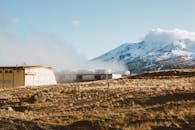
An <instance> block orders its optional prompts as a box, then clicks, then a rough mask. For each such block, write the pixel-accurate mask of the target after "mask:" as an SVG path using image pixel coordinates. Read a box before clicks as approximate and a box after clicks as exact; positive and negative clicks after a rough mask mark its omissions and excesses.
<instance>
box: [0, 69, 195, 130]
mask: <svg viewBox="0 0 195 130" xmlns="http://www.w3.org/2000/svg"><path fill="white" fill-rule="evenodd" d="M0 129H2V130H4V129H5V130H8V129H9V130H46V129H50V130H52V129H54V130H195V70H194V69H185V70H170V71H159V72H147V73H144V74H140V75H137V76H131V77H125V78H121V79H115V80H103V81H94V82H83V83H67V84H58V85H53V86H36V87H19V88H1V89H0Z"/></svg>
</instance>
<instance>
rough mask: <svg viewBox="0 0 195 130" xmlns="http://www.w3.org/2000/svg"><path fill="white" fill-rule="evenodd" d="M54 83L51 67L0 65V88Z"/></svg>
mask: <svg viewBox="0 0 195 130" xmlns="http://www.w3.org/2000/svg"><path fill="white" fill-rule="evenodd" d="M50 84H56V78H55V75H54V72H53V70H52V68H50V67H44V66H9V67H8V66H3V67H0V88H7V87H17V86H36V85H50Z"/></svg>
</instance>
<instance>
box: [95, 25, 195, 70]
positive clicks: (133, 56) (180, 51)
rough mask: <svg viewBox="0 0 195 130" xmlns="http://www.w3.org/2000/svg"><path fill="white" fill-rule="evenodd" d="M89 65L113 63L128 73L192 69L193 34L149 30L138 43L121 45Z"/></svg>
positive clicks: (193, 61) (178, 30)
mask: <svg viewBox="0 0 195 130" xmlns="http://www.w3.org/2000/svg"><path fill="white" fill-rule="evenodd" d="M93 61H102V62H116V61H117V62H120V63H123V64H125V65H126V66H127V68H128V69H129V70H130V71H132V72H143V71H146V70H161V69H178V68H189V67H195V33H194V32H188V31H185V30H180V29H173V30H164V29H160V28H157V29H153V30H151V31H150V32H149V33H148V34H147V35H146V36H145V38H144V39H143V40H142V41H140V42H137V43H124V44H122V45H120V46H118V47H117V48H115V49H113V50H111V51H109V52H107V53H105V54H103V55H101V56H99V57H96V58H94V59H93Z"/></svg>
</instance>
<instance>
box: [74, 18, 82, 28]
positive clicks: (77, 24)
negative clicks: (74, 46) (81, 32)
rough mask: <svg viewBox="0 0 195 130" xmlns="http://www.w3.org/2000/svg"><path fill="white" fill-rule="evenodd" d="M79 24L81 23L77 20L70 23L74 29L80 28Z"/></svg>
mask: <svg viewBox="0 0 195 130" xmlns="http://www.w3.org/2000/svg"><path fill="white" fill-rule="evenodd" d="M80 23H81V22H80V21H79V20H73V21H72V25H73V26H75V27H78V26H80Z"/></svg>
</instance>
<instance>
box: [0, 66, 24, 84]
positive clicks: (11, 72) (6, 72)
mask: <svg viewBox="0 0 195 130" xmlns="http://www.w3.org/2000/svg"><path fill="white" fill-rule="evenodd" d="M23 85H24V69H22V68H6V67H5V68H0V87H1V88H8V87H15V86H23Z"/></svg>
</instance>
